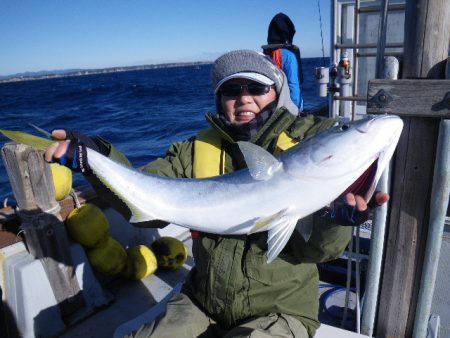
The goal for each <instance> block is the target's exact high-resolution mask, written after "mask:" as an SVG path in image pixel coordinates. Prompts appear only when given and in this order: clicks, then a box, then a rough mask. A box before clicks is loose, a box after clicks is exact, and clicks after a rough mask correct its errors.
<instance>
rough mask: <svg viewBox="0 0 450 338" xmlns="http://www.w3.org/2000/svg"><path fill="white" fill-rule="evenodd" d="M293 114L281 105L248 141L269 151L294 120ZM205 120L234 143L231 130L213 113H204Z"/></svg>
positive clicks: (221, 135)
mask: <svg viewBox="0 0 450 338" xmlns="http://www.w3.org/2000/svg"><path fill="white" fill-rule="evenodd" d="M295 119H296V116H294V115H293V114H292V113H291V112H290V111H289V110H288V109H286V108H284V107H281V108H278V109H276V110H275V111H274V112H273V114H272V115H271V116H270V118H269V119H268V120H267V121H266V123H265V124H264V125H263V126H262V127H261V129H260V130H259V131H258V132H257V133H256V134H255V135H254V136H253V137H252V139H251V140H250V142H252V143H254V144H257V145H259V146H261V147H263V148H265V149H267V150H269V151H271V150H273V147H274V146H275V144H276V141H277V139H278V136H279V135H280V134H281V133H282V132H283V131H286V130H287V128H289V126H290V125H291V124H292V123H293V122H294V121H295ZM206 120H207V121H208V122H209V123H210V124H211V126H212V128H213V129H215V130H216V131H217V133H219V135H220V137H221V138H222V139H224V140H226V141H228V142H230V143H235V142H236V141H235V138H234V135H233V133H232V131H231V130H230V129H229V128H228V127H227V126H226V125H225V124H224V123H223V122H222V121H221V120H220V119H219V118H218V117H217V116H216V115H214V114H213V113H207V114H206Z"/></svg>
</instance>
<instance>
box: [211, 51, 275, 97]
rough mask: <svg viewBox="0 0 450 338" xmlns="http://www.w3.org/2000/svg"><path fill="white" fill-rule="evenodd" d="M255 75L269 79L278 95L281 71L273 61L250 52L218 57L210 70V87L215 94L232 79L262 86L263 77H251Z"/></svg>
mask: <svg viewBox="0 0 450 338" xmlns="http://www.w3.org/2000/svg"><path fill="white" fill-rule="evenodd" d="M252 73H253V74H254V73H257V74H261V75H264V76H265V77H267V78H269V79H270V80H271V81H272V82H273V84H274V85H275V88H276V91H277V93H278V94H279V93H280V91H281V87H282V86H283V74H282V71H281V70H280V69H279V68H278V67H277V66H276V65H275V64H274V63H273V61H272V60H271V59H270V58H269V57H267V56H265V55H264V54H262V53H258V52H255V51H252V50H235V51H232V52H229V53H226V54H224V55H222V56H221V57H219V58H218V59H217V60H216V61H215V62H214V66H213V70H212V86H213V89H214V91H215V92H217V90H218V89H219V87H220V86H221V85H222V84H223V83H224V82H226V81H228V80H231V79H232V78H240V77H243V78H247V79H250V80H255V81H257V82H261V83H264V84H268V83H266V82H267V80H264V76H263V77H260V76H258V75H252ZM239 74H241V75H242V76H241V75H239Z"/></svg>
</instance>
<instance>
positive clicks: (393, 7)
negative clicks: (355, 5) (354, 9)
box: [359, 4, 406, 13]
mask: <svg viewBox="0 0 450 338" xmlns="http://www.w3.org/2000/svg"><path fill="white" fill-rule="evenodd" d="M387 10H388V12H393V11H404V10H406V6H405V4H395V5H389V6H388V9H387ZM380 11H381V8H380V7H379V6H367V7H360V8H359V13H376V12H380Z"/></svg>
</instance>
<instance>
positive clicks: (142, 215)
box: [122, 198, 156, 223]
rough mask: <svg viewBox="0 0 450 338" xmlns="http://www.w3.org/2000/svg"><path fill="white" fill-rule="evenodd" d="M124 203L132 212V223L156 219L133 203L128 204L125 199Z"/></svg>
mask: <svg viewBox="0 0 450 338" xmlns="http://www.w3.org/2000/svg"><path fill="white" fill-rule="evenodd" d="M122 201H123V202H124V203H125V204H126V205H127V206H128V208H129V209H130V211H131V217H130V220H129V222H130V223H141V222H148V221H153V220H155V219H156V218H155V217H154V216H153V215H149V214H148V213H146V212H144V211H142V210H140V209H138V208H137V207H135V206H134V205H133V204H132V203H127V201H125V200H124V199H123V198H122Z"/></svg>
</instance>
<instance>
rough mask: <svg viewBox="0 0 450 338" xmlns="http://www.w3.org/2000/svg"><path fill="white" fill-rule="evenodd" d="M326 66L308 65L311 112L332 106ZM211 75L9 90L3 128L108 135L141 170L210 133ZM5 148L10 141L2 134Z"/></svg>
mask: <svg viewBox="0 0 450 338" xmlns="http://www.w3.org/2000/svg"><path fill="white" fill-rule="evenodd" d="M322 65H323V60H322V58H308V59H304V60H303V71H304V76H305V82H304V84H303V92H304V94H303V95H304V101H305V103H304V104H305V109H312V108H314V107H318V106H320V105H322V104H324V103H326V100H325V99H323V98H320V97H318V96H317V88H316V85H315V80H314V67H317V66H322ZM210 74H211V65H202V66H189V67H174V68H159V69H150V70H139V71H129V72H118V73H109V74H96V75H85V76H78V77H63V78H55V79H44V80H33V81H23V82H12V83H2V84H0V116H1V117H2V120H1V123H0V129H11V130H20V131H26V132H30V133H33V134H37V135H39V133H38V132H37V131H36V130H35V129H34V128H32V127H31V126H30V125H29V124H30V123H31V124H34V125H37V126H39V127H41V128H43V129H45V130H48V131H51V130H53V129H56V128H68V129H73V130H77V131H81V132H83V133H85V134H87V135H101V136H102V137H104V138H105V139H107V140H109V141H111V142H112V143H113V144H114V145H115V146H116V147H117V148H118V149H119V150H120V151H122V152H123V153H125V154H126V155H127V156H128V158H129V159H130V161H131V162H132V163H133V165H134V166H141V165H144V164H146V163H148V162H150V161H152V160H154V159H155V158H157V157H159V156H164V154H165V151H166V150H167V148H168V146H169V145H170V144H171V143H173V142H175V141H179V140H184V139H187V138H189V137H191V136H193V135H195V134H196V132H197V131H198V130H199V129H201V128H205V127H207V126H208V125H207V123H206V122H205V119H204V115H205V113H206V112H209V111H215V105H214V98H213V91H212V88H211V86H210ZM41 136H42V135H41ZM0 142H1V145H2V146H3V144H4V143H6V142H8V139H6V138H5V137H3V135H1V136H0ZM74 180H75V184H79V183H81V182H82V181H83V178H82V176H81V175H80V174H76V175H75V176H74ZM5 198H8V200H9V201H10V203H11V202H12V203H14V196H13V194H12V191H11V186H10V184H9V180H8V176H7V173H6V170H5V167H4V165H3V161H1V162H0V201H2V202H3V201H4V200H5Z"/></svg>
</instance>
